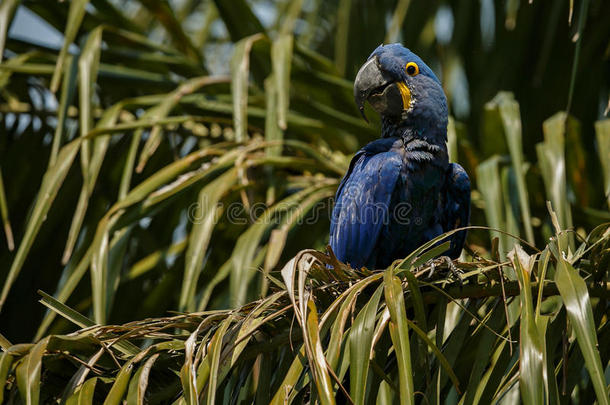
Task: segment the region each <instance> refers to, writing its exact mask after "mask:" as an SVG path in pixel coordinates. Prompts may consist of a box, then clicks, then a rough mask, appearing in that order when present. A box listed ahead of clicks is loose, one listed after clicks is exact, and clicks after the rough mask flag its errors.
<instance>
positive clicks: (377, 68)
mask: <svg viewBox="0 0 610 405" xmlns="http://www.w3.org/2000/svg"><path fill="white" fill-rule="evenodd" d="M354 98H355V101H356V104H357V106H358V108H359V109H360V112H361V114H362V116H363V117H364V119H365V120H366V116H365V115H364V104H365V102H366V101H368V102H369V104H370V105H371V107H372V108H373V109H374V110H375V111H377V112H378V113H379V114H380V115H381V118H382V120H383V121H386V122H391V123H393V125H397V124H398V125H406V126H414V127H437V128H439V129H441V130H442V129H443V127H444V128H445V129H446V126H447V117H448V111H447V99H446V97H445V93H444V92H443V87H442V86H441V82H440V80H438V78H437V77H436V75H435V74H434V72H433V71H432V69H430V68H429V67H428V65H426V64H425V63H424V61H423V60H421V58H420V57H419V56H417V55H416V54H414V53H413V52H411V51H410V50H409V49H407V48H405V47H404V46H402V45H401V44H390V45H380V46H378V47H377V49H375V50H374V51H373V53H372V54H371V56H369V58H368V59H367V61H366V63H365V64H364V65H363V66H362V67H361V68H360V70H359V71H358V74H357V75H356V80H355V81H354Z"/></svg>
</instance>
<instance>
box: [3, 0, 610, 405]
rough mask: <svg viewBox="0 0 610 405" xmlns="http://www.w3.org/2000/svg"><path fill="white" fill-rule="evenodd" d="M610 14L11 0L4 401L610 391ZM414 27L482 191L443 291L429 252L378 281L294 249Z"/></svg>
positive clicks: (521, 5)
mask: <svg viewBox="0 0 610 405" xmlns="http://www.w3.org/2000/svg"><path fill="white" fill-rule="evenodd" d="M20 15H21V17H23V16H28V18H30V19H34V21H36V23H35V24H37V25H41V24H42V25H45V26H48V27H50V28H51V29H53V30H56V31H57V32H58V33H61V34H62V38H63V39H62V44H61V46H60V47H57V48H54V47H53V46H50V45H46V44H47V42H46V41H45V40H44V38H35V37H32V36H31V35H30V36H28V35H24V32H27V28H24V27H23V26H22V27H17V26H16V24H18V23H19V21H24V19H23V18H21V17H20ZM608 16H610V3H609V2H607V1H604V0H580V1H554V2H545V1H539V0H534V1H531V2H525V1H519V0H506V1H493V0H481V1H479V2H468V1H426V2H423V1H409V0H398V1H394V0H393V1H390V0H383V1H370V0H336V1H321V0H288V1H279V0H278V1H263V0H252V1H246V0H214V1H211V0H210V1H207V0H182V1H178V0H176V1H166V0H141V1H136V0H130V1H119V0H91V1H86V0H73V1H63V2H59V1H55V0H52V1H41V0H2V2H1V3H0V58H1V59H0V61H1V63H0V213H1V214H2V215H1V216H2V222H3V229H4V233H3V240H2V245H1V246H0V280H4V282H3V288H2V292H1V295H0V333H2V335H0V337H1V338H2V339H1V342H0V343H1V345H0V346H1V347H2V349H3V350H4V352H3V354H2V359H1V360H0V385H4V387H5V388H4V391H2V393H0V398H4V399H5V400H10V401H15V402H19V401H23V402H26V403H37V402H38V401H39V400H40V401H46V400H53V399H58V398H63V399H64V400H82V401H89V402H91V401H93V402H101V401H103V400H104V398H106V400H107V401H110V402H108V403H117V402H113V401H120V400H122V399H123V398H125V399H126V400H127V401H128V402H130V401H134V402H142V401H148V402H167V401H183V402H186V403H193V402H195V401H196V400H197V399H199V400H201V401H204V400H205V401H208V402H209V403H213V402H214V401H217V402H220V401H222V402H223V403H227V402H231V401H233V402H236V401H245V402H256V403H265V402H269V401H270V400H274V401H278V403H283V401H284V400H285V399H288V400H290V401H294V402H296V403H298V402H304V401H318V402H322V403H329V401H330V403H332V402H333V401H334V399H335V398H337V399H339V400H341V399H343V400H348V401H353V402H356V403H365V402H366V403H371V402H375V401H378V402H382V403H391V402H392V401H399V400H400V401H401V403H409V402H404V401H411V400H412V398H413V395H414V392H417V393H418V394H417V395H415V401H416V402H422V403H423V402H426V403H432V402H434V401H435V400H436V401H440V402H443V401H445V402H447V403H456V402H458V401H462V402H464V403H475V402H480V403H488V402H490V401H492V400H493V401H496V402H497V401H508V402H509V403H511V401H518V400H519V399H518V398H519V395H520V396H521V400H522V401H523V402H524V403H539V400H541V399H543V398H544V400H545V401H547V402H550V403H557V402H561V403H568V402H570V401H573V402H580V403H591V402H592V401H593V400H594V399H595V398H597V401H598V402H599V403H607V385H608V375H609V371H608V370H609V369H608V359H609V352H608V347H610V336H609V329H608V316H607V313H608V304H607V291H608V268H609V267H610V242H609V239H610V236H609V231H608V227H607V225H603V224H604V223H607V222H608V221H609V220H610V214H609V213H608V207H609V206H610V121H609V120H608V119H607V118H606V117H607V115H608V109H609V108H610V100H609V89H610V83H609V79H610V62H609V56H610V40H609V39H610V24H608V22H607V21H608ZM396 41H398V42H402V43H403V44H404V45H405V46H407V47H409V48H410V49H412V50H413V51H414V52H416V53H417V54H418V55H420V56H421V57H422V58H423V59H424V60H425V61H426V62H427V63H428V64H429V65H430V66H431V67H432V68H433V70H435V71H436V72H437V73H438V75H439V77H440V78H441V80H442V82H443V86H444V88H445V92H446V94H447V97H448V100H449V103H450V107H451V114H452V119H451V121H450V127H449V133H448V136H449V149H450V156H451V159H452V160H454V161H459V162H460V163H461V164H462V165H463V166H464V167H465V168H466V170H467V171H468V173H469V175H470V177H471V179H472V181H473V185H474V187H473V188H474V190H473V193H472V199H473V214H472V219H471V224H472V225H475V226H478V227H479V228H476V229H475V228H473V229H472V230H471V231H470V233H469V239H468V247H467V248H466V249H465V252H464V253H463V256H462V260H461V262H460V263H458V266H459V267H460V268H461V269H462V270H463V271H464V280H462V283H463V284H464V286H463V287H461V288H460V287H457V286H452V285H447V284H445V280H443V279H438V280H432V281H430V280H428V279H427V278H422V277H423V275H424V273H427V272H424V271H423V269H422V268H421V267H420V266H422V265H423V266H424V267H425V266H426V263H427V259H429V258H430V257H431V256H430V253H429V252H428V254H427V253H425V252H424V250H420V251H418V252H416V254H414V255H412V257H409V258H407V260H405V261H403V262H401V263H400V264H396V265H395V266H393V267H391V268H390V269H389V270H386V271H385V273H383V272H369V271H363V272H354V271H353V270H350V269H348V268H346V267H344V266H341V265H340V264H339V263H336V262H333V260H334V259H333V257H332V255H330V256H327V255H322V254H321V253H315V252H313V251H310V252H309V253H304V254H301V255H300V256H298V257H297V258H296V259H295V260H294V261H290V260H291V258H293V257H294V256H295V255H296V254H297V253H298V252H299V251H302V250H303V249H316V250H317V251H324V250H325V247H326V244H327V242H328V228H329V212H330V208H331V207H332V196H333V195H334V192H335V190H336V187H337V185H338V182H339V181H340V178H341V176H342V175H343V173H344V172H345V171H346V169H347V165H348V163H349V159H350V156H351V154H353V153H354V152H355V151H356V150H357V149H358V148H359V147H361V146H362V145H364V144H365V143H366V142H369V141H371V140H372V139H374V138H375V137H376V136H378V133H379V127H378V125H379V123H378V122H376V121H374V120H373V122H372V123H371V124H370V125H369V124H366V123H365V122H364V121H362V120H361V119H360V118H359V115H358V111H357V109H356V108H355V106H354V103H353V100H352V82H351V81H352V79H353V77H354V75H355V73H356V72H357V70H358V68H359V66H360V65H361V64H362V63H363V61H364V60H365V59H366V58H367V56H368V55H369V53H370V52H371V51H372V50H373V49H374V48H375V47H376V46H377V45H379V44H380V43H388V42H396ZM368 116H369V117H373V116H374V114H373V113H369V114H368ZM547 200H548V201H550V206H549V205H547ZM550 213H551V214H550ZM485 226H488V227H491V228H493V229H495V230H489V229H487V228H484V227H485ZM496 230H498V231H496ZM516 245H519V246H523V248H525V249H526V251H527V253H526V251H524V250H522V249H521V247H518V246H516ZM536 246H538V248H536ZM433 252H437V253H438V251H433ZM509 252H512V253H511V254H509ZM424 259H426V260H424ZM286 263H288V264H287V265H286V267H284V265H285V264H286ZM328 264H334V265H335V269H336V271H335V272H332V274H330V275H329V274H325V272H324V271H322V270H323V269H325V268H326V267H325V266H326V265H328ZM283 267H284V271H283V272H282V273H281V274H280V269H282V268H283ZM370 270H373V269H370ZM378 270H379V269H378ZM292 272H294V277H296V278H298V281H297V280H296V279H293V278H292V276H291V274H293V273H292ZM411 274H414V275H415V276H413V277H412V276H411ZM298 275H301V276H298ZM397 276H398V277H397ZM299 277H301V278H299ZM306 280H307V282H306ZM418 280H419V281H418ZM293 282H294V286H295V288H296V293H295V292H294V291H293V288H292V286H293V284H292V283H293ZM439 285H440V286H441V287H440V288H439V287H438V286H439ZM499 285H501V288H500V287H499ZM297 286H298V288H297ZM418 286H419V287H418ZM531 286H533V288H532V289H531V290H530V287H531ZM543 287H544V288H543ZM403 289H404V297H403V294H402V292H403ZM39 290H41V291H43V292H46V293H48V295H47V294H44V293H38V291H39ZM420 290H421V291H420ZM443 291H445V292H443ZM528 291H529V293H528ZM290 292H292V293H290ZM532 293H533V296H532ZM40 294H43V295H42V297H43V298H42V302H43V304H45V305H46V306H43V305H41V304H40V303H39V302H38V300H39V299H40V297H41V295H40ZM399 297H400V298H399ZM254 300H258V301H256V304H248V303H250V302H252V301H254ZM403 300H404V302H403ZM397 303H400V304H401V305H398V306H397V305H396V304H397ZM49 308H50V309H49ZM234 308H235V309H236V310H235V311H231V309H234ZM237 308H239V309H237ZM405 308H406V311H405ZM168 311H180V315H175V317H168V318H155V319H149V320H146V321H141V322H140V323H139V322H138V320H141V319H145V318H150V317H160V316H165V315H167V314H168ZM210 311H211V312H210ZM215 311H216V312H215ZM184 313H189V314H191V315H183V314H184ZM58 314H59V315H61V316H57V315H58ZM318 315H319V316H320V318H319V319H318ZM128 322H131V323H128ZM293 322H295V323H294V324H293ZM75 324H76V326H75ZM95 325H97V326H95ZM111 325H122V326H116V327H113V326H111ZM77 326H80V327H83V328H84V327H89V328H90V329H87V330H85V331H84V332H83V331H81V332H78V333H76V334H75V335H69V336H68V335H65V334H67V333H70V332H74V331H75V330H76V329H77ZM293 329H294V330H293ZM189 336H190V338H189ZM562 337H563V338H562ZM41 339H42V340H41ZM11 342H12V343H23V344H21V345H20V344H17V345H13V344H11ZM25 342H39V343H38V344H37V345H36V346H32V345H31V344H26V343H25ZM241 342H243V344H241ZM515 344H516V345H517V346H514V345H515ZM513 346H514V347H513ZM350 347H351V351H350V349H349V348H350ZM100 348H104V350H102V349H100ZM299 348H300V349H299ZM299 350H300V355H299V354H298V353H299ZM320 356H322V357H320ZM324 356H325V357H324ZM528 359H535V360H532V361H533V364H534V365H535V367H533V368H530V369H528V368H527V367H526V365H527V364H532V362H529V363H528V362H527V360H528ZM583 360H584V361H583ZM83 363H89V366H84V365H83ZM36 365H42V370H43V371H42V372H41V368H40V367H37V366H36ZM299 367H300V368H299ZM132 369H134V370H136V371H135V372H134V373H133V375H132ZM119 370H121V371H119ZM412 370H414V371H415V372H414V373H413V377H412V378H411V379H410V378H408V376H407V375H408V374H409V373H411V371H412ZM127 371H128V372H129V373H127ZM121 378H123V380H121ZM149 380H150V381H151V383H150V384H149ZM123 381H124V383H123ZM68 382H69V383H68ZM528 382H530V383H531V384H528ZM532 382H533V383H532ZM537 382H540V384H536V383H537ZM121 384H123V385H121ZM257 386H259V387H264V388H263V389H258V390H257V389H256V387H257ZM41 387H42V388H41ZM64 387H65V388H64ZM115 387H118V388H116V389H115ZM121 387H123V388H121ZM147 388H148V389H147ZM604 392H605V394H606V395H605V398H604ZM515 395H516V396H515ZM423 398H426V399H423Z"/></svg>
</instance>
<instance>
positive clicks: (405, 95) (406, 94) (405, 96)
mask: <svg viewBox="0 0 610 405" xmlns="http://www.w3.org/2000/svg"><path fill="white" fill-rule="evenodd" d="M396 84H397V85H398V90H400V95H401V96H402V108H403V110H408V109H409V107H411V92H410V91H409V88H408V87H407V85H406V84H405V83H404V82H398V83H396Z"/></svg>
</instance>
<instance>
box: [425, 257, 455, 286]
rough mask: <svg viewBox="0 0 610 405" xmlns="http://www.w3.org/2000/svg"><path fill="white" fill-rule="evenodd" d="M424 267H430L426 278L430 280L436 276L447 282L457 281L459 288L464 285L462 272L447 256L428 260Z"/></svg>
mask: <svg viewBox="0 0 610 405" xmlns="http://www.w3.org/2000/svg"><path fill="white" fill-rule="evenodd" d="M425 267H430V270H429V272H428V275H427V277H426V278H428V279H432V278H433V277H434V276H435V275H437V274H438V275H439V278H446V279H448V281H457V282H458V283H459V284H460V286H462V285H463V284H464V280H463V278H462V275H463V274H464V272H463V271H462V270H460V269H459V268H458V267H457V266H456V265H455V264H453V260H451V258H450V257H449V256H439V257H437V258H435V259H430V260H428V261H427V262H426V263H425V264H424V268H425ZM437 270H438V271H437ZM445 271H446V273H445Z"/></svg>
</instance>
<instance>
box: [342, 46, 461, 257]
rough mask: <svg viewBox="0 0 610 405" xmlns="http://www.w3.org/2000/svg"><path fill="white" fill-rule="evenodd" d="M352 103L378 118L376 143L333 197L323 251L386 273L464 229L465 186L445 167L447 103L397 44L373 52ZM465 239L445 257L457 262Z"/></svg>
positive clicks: (456, 240)
mask: <svg viewBox="0 0 610 405" xmlns="http://www.w3.org/2000/svg"><path fill="white" fill-rule="evenodd" d="M354 95H355V98H356V102H357V104H358V105H359V107H360V109H361V111H363V106H364V102H365V101H368V102H369V103H370V104H371V106H372V107H373V108H374V109H375V110H376V111H377V112H379V113H380V114H381V121H382V137H381V138H380V139H378V140H376V141H373V142H371V143H369V144H368V145H366V146H365V147H364V148H362V149H361V150H360V151H358V153H356V155H355V156H354V158H353V159H352V161H351V163H350V167H349V170H348V172H347V174H346V175H345V177H344V178H343V180H342V182H341V184H340V186H339V189H338V190H337V194H336V200H335V207H334V209H333V214H332V221H331V229H330V245H331V248H332V249H333V252H334V253H335V255H336V256H337V258H338V259H339V260H341V261H343V262H347V263H350V264H351V265H352V267H355V268H359V267H362V266H366V267H368V268H383V267H387V266H388V265H389V264H391V263H392V262H393V261H394V260H396V259H399V258H403V257H405V256H407V255H408V254H409V253H410V252H412V251H413V250H414V249H416V248H417V247H419V246H421V245H422V244H423V243H425V242H427V241H429V240H431V239H433V238H435V237H436V236H438V235H440V234H442V233H444V232H447V231H450V230H453V229H455V228H458V227H461V226H466V225H467V224H468V220H469V214H470V181H469V179H468V175H467V174H466V172H465V171H464V169H463V168H462V167H461V166H460V165H458V164H456V163H452V164H449V162H448V155H447V146H446V141H447V119H448V112H447V102H446V98H445V95H444V93H443V90H442V87H441V84H440V82H439V80H438V78H437V77H436V76H435V75H434V73H433V72H432V70H431V69H430V68H429V67H428V66H427V65H426V64H425V63H424V62H423V61H422V60H421V59H420V58H419V57H418V56H416V55H415V54H413V53H412V52H411V51H409V50H408V49H406V48H404V47H403V46H402V45H400V44H392V45H385V46H380V47H378V48H377V49H376V50H375V51H374V52H373V53H372V54H371V56H370V57H369V59H368V60H367V63H366V64H365V65H364V66H363V67H362V68H361V69H360V71H359V72H358V76H357V77H356V81H355V83H354ZM465 237H466V232H465V231H460V232H457V233H455V234H454V235H452V236H451V237H450V241H451V248H450V249H449V251H447V252H446V253H445V254H446V255H448V256H449V257H451V258H456V257H458V256H459V254H460V252H461V249H462V246H463V244H464V240H465Z"/></svg>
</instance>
